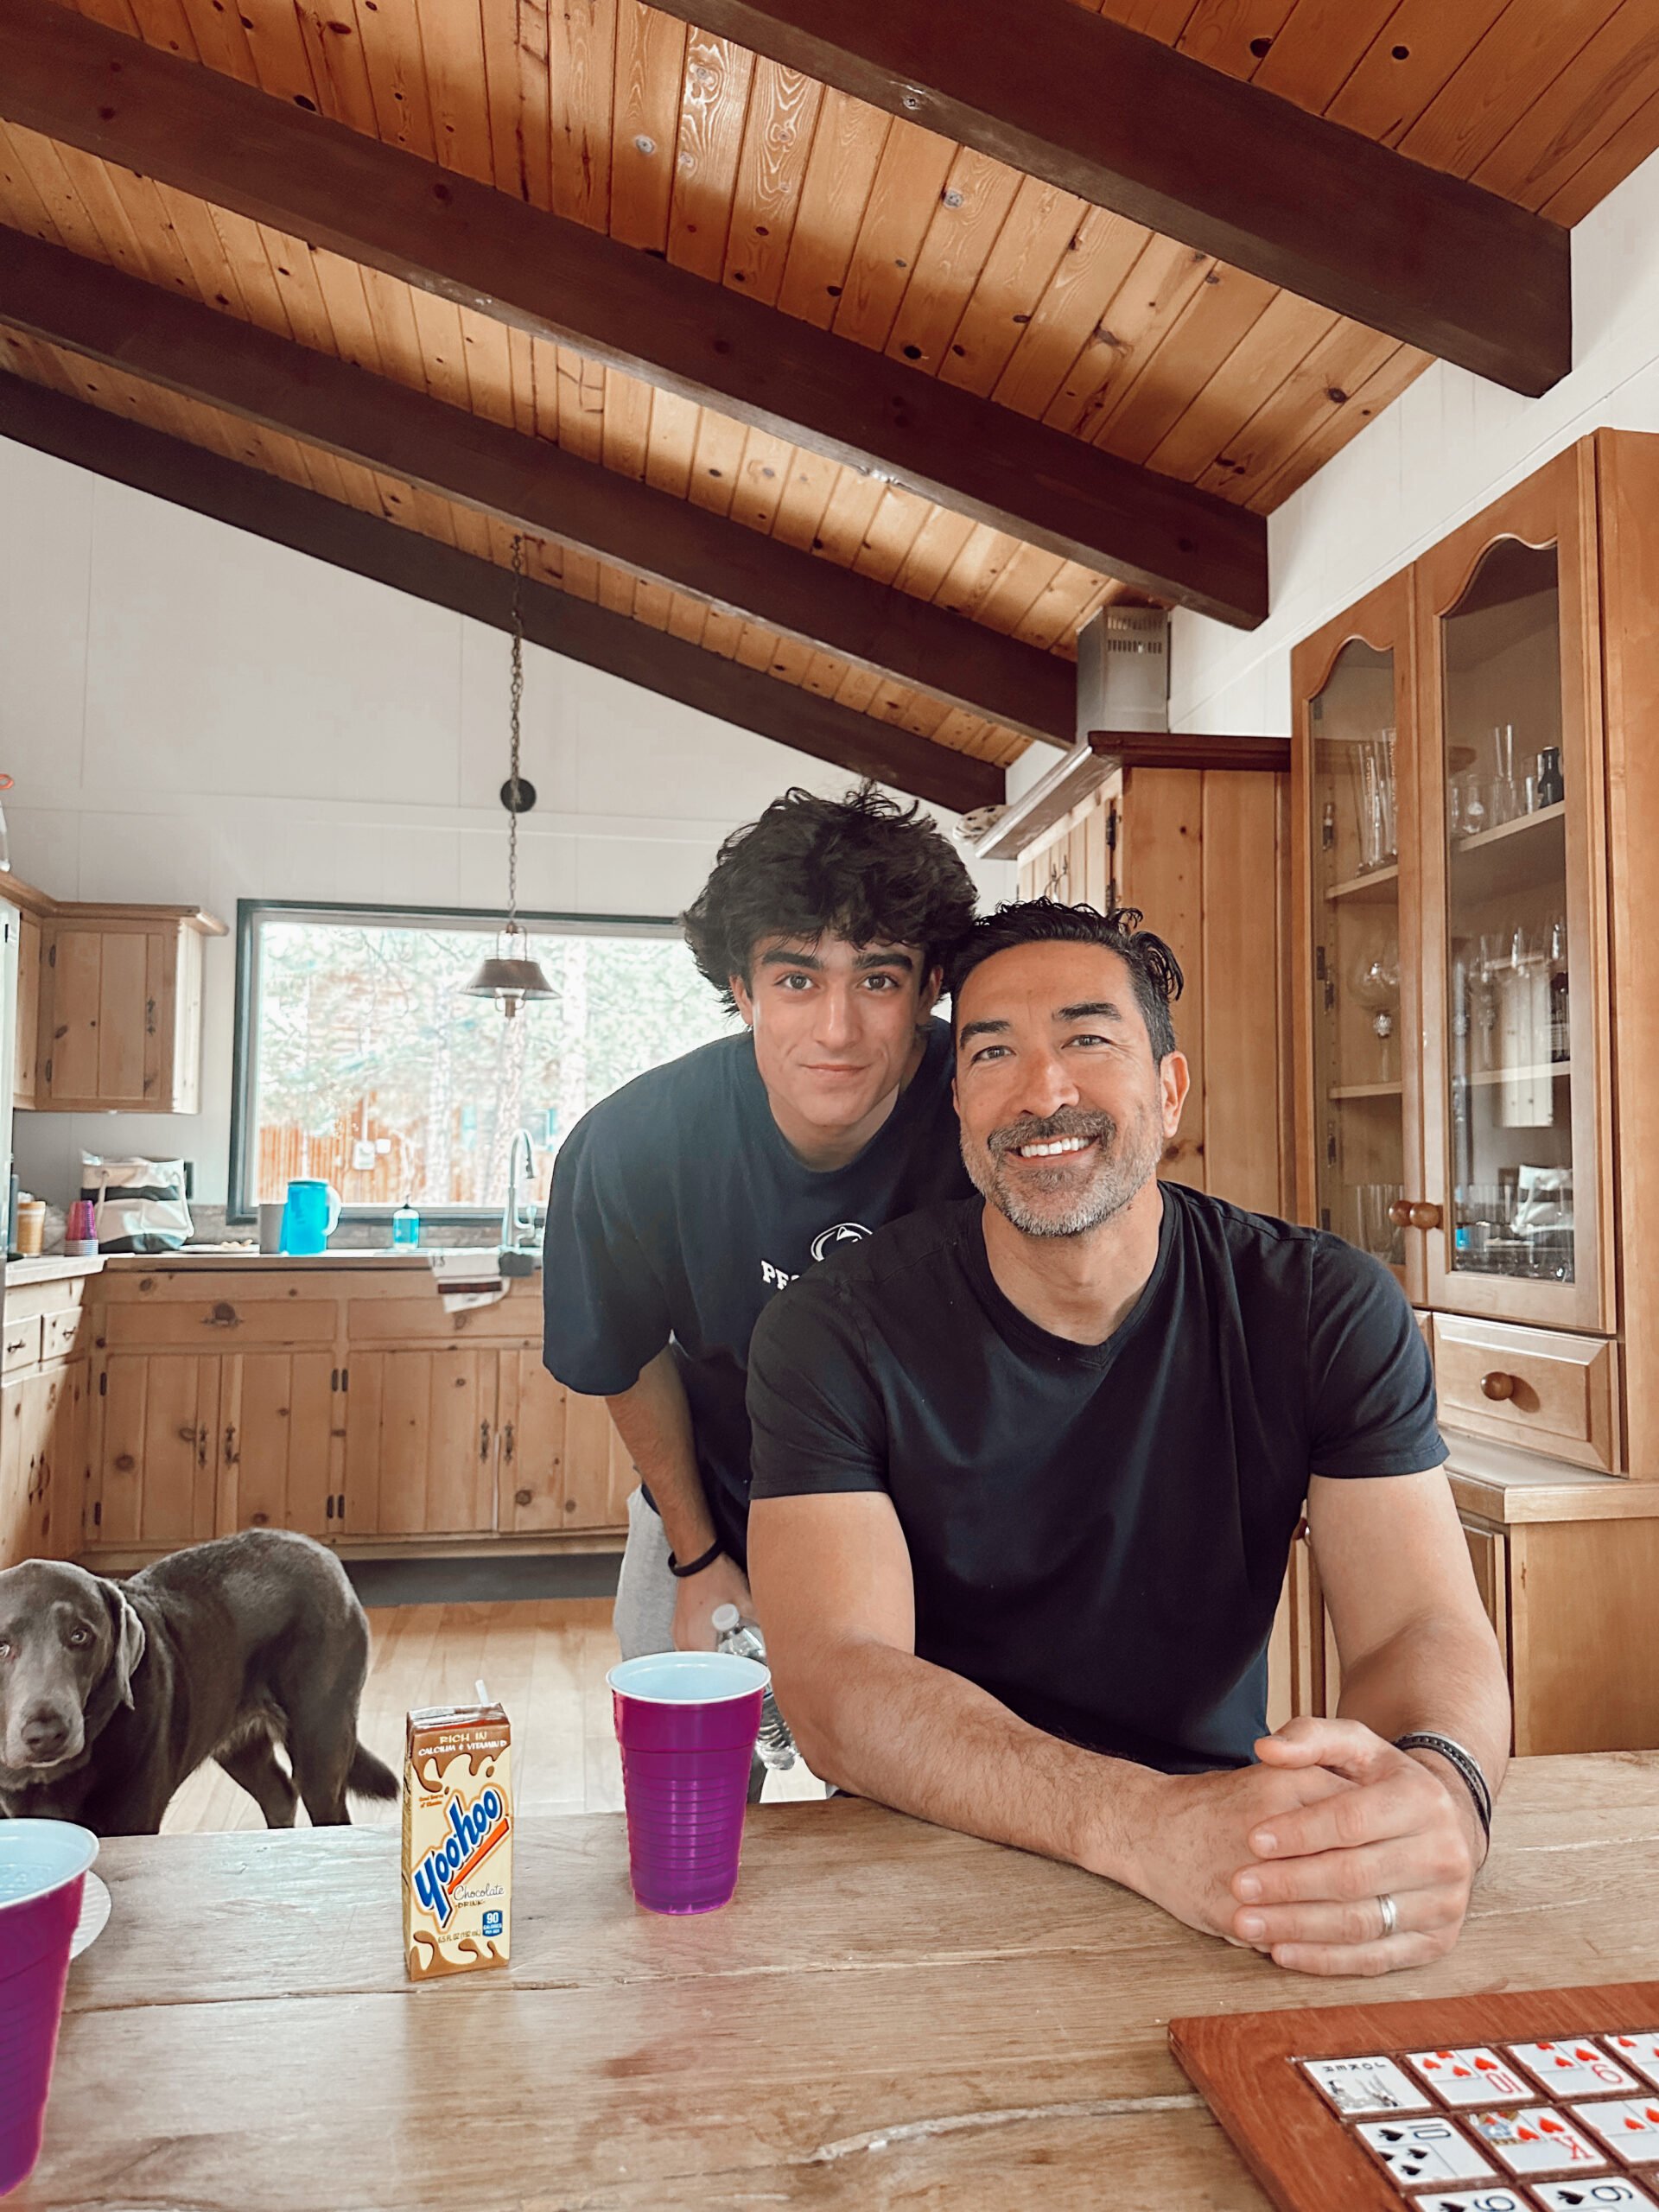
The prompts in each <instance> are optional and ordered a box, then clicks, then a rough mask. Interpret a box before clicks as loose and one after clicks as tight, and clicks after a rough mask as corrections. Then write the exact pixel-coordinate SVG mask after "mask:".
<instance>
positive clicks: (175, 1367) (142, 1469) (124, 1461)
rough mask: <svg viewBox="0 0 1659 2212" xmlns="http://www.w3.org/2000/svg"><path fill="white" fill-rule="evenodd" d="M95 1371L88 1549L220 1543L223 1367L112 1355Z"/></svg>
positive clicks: (207, 1360) (180, 1358)
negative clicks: (94, 1446)
mask: <svg viewBox="0 0 1659 2212" xmlns="http://www.w3.org/2000/svg"><path fill="white" fill-rule="evenodd" d="M95 1372H96V1381H95V1383H94V1389H95V1393H96V1408H95V1411H96V1419H97V1423H98V1446H97V1450H96V1452H95V1455H94V1460H93V1470H92V1484H93V1497H92V1516H91V1517H92V1535H91V1541H92V1542H93V1543H95V1544H96V1545H98V1546H99V1547H100V1548H103V1547H111V1548H121V1547H124V1546H125V1547H135V1548H145V1549H152V1548H153V1549H155V1550H157V1551H170V1550H172V1549H174V1548H175V1547H176V1546H178V1545H181V1544H194V1543H200V1542H202V1541H205V1540H206V1539H207V1537H209V1536H212V1535H215V1534H216V1533H217V1515H216V1491H217V1487H218V1477H219V1449H218V1446H219V1361H218V1360H217V1359H215V1358H211V1357H198V1358H192V1357H188V1356H185V1355H182V1354H181V1355H176V1356H165V1357H151V1356H150V1355H149V1354H148V1353H143V1352H108V1353H105V1354H104V1355H102V1356H101V1357H99V1358H98V1359H97V1360H96V1361H95Z"/></svg>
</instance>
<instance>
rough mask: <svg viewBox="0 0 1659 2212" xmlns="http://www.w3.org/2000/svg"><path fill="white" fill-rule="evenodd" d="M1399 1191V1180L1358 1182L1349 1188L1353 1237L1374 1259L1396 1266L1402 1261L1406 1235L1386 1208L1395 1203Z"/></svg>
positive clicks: (1398, 1198)
mask: <svg viewBox="0 0 1659 2212" xmlns="http://www.w3.org/2000/svg"><path fill="white" fill-rule="evenodd" d="M1401 1195H1402V1185H1400V1184H1398V1183H1357V1184H1355V1185H1354V1187H1353V1192H1352V1208H1353V1224H1354V1225H1353V1237H1352V1241H1353V1242H1354V1243H1356V1244H1357V1246H1358V1247H1359V1249H1360V1250H1361V1251H1362V1252H1369V1253H1370V1255H1371V1256H1372V1258H1373V1259H1376V1260H1381V1261H1383V1262H1385V1264H1388V1265H1390V1266H1393V1267H1396V1268H1397V1267H1400V1266H1402V1264H1403V1263H1404V1260H1405V1236H1404V1232H1403V1231H1402V1230H1399V1229H1397V1228H1396V1227H1395V1224H1394V1223H1393V1221H1392V1220H1390V1218H1389V1208H1390V1207H1391V1206H1394V1205H1398V1203H1399V1201H1400V1198H1401Z"/></svg>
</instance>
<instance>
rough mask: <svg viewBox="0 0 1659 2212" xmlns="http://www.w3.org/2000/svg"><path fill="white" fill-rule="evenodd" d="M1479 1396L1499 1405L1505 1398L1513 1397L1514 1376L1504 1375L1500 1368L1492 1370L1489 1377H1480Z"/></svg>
mask: <svg viewBox="0 0 1659 2212" xmlns="http://www.w3.org/2000/svg"><path fill="white" fill-rule="evenodd" d="M1480 1395H1481V1396H1482V1397H1483V1398H1491V1399H1492V1400H1493V1401H1494V1402H1495V1403H1497V1404H1500V1405H1501V1404H1502V1403H1503V1400H1504V1399H1505V1398H1512V1397H1513V1396H1514V1395H1515V1377H1514V1376H1513V1375H1505V1374H1504V1373H1503V1370H1502V1369H1501V1368H1494V1369H1493V1370H1492V1371H1491V1374H1490V1375H1483V1376H1481V1378H1480Z"/></svg>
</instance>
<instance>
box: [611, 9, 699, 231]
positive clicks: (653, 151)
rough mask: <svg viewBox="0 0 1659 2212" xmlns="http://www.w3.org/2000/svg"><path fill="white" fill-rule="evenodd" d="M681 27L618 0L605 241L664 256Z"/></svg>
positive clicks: (653, 11)
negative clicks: (608, 220) (608, 225)
mask: <svg viewBox="0 0 1659 2212" xmlns="http://www.w3.org/2000/svg"><path fill="white" fill-rule="evenodd" d="M685 43H686V26H685V25H684V24H683V22H680V21H679V20H678V18H677V17H676V16H664V15H663V14H662V13H661V12H660V10H658V9H656V8H648V7H646V6H645V5H644V0H617V21H616V73H615V81H614V87H613V102H612V111H613V118H614V121H613V130H612V153H611V236H612V237H613V238H618V239H620V241H621V243H622V244H623V245H632V246H639V247H642V248H644V249H645V250H646V251H650V252H654V253H666V251H667V250H668V211H669V207H670V203H671V200H672V198H673V193H674V143H675V140H676V138H677V136H678V132H679V116H680V85H681V80H682V79H683V76H684V73H685Z"/></svg>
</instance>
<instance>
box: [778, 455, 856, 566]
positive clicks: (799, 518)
mask: <svg viewBox="0 0 1659 2212" xmlns="http://www.w3.org/2000/svg"><path fill="white" fill-rule="evenodd" d="M841 474H842V472H841V470H840V468H839V467H837V466H836V463H835V462H834V461H827V460H826V459H825V458H824V456H823V454H820V453H808V452H807V451H806V450H805V449H804V448H802V447H797V448H795V451H794V454H793V456H792V459H791V463H790V469H789V476H788V480H787V481H786V482H785V486H784V488H783V491H782V492H781V493H780V494H779V499H778V518H777V520H776V521H775V522H774V523H773V524H772V536H773V537H774V538H776V540H777V541H778V543H779V544H780V545H793V546H796V547H798V549H799V550H801V551H802V552H805V553H813V552H819V551H821V550H823V548H822V544H821V542H820V540H819V537H818V524H820V523H821V522H822V521H823V511H824V509H825V507H827V506H828V505H829V494H830V493H832V492H833V491H834V490H835V488H836V484H837V483H838V482H839V481H840V480H841Z"/></svg>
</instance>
